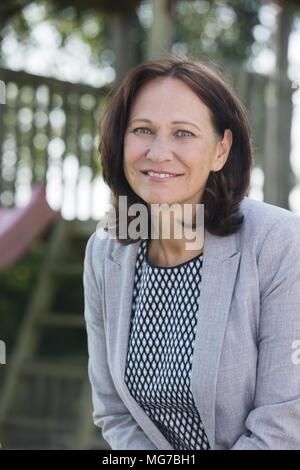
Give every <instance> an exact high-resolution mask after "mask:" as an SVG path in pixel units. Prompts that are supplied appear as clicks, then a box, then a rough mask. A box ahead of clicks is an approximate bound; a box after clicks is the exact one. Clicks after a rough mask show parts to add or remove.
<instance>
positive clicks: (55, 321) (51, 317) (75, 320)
mask: <svg viewBox="0 0 300 470" xmlns="http://www.w3.org/2000/svg"><path fill="white" fill-rule="evenodd" d="M36 322H37V323H38V324H39V325H43V326H48V327H58V328H85V320H84V317H83V315H78V314H63V313H57V312H56V313H51V314H48V315H44V316H42V317H40V318H37V320H36Z"/></svg>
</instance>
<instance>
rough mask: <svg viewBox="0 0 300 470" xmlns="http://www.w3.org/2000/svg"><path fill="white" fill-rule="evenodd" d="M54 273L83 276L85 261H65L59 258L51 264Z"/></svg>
mask: <svg viewBox="0 0 300 470" xmlns="http://www.w3.org/2000/svg"><path fill="white" fill-rule="evenodd" d="M51 272H52V274H55V275H58V276H80V277H81V276H82V275H83V263H80V262H76V263H72V262H65V261H60V260H58V261H57V262H55V263H53V264H52V266H51Z"/></svg>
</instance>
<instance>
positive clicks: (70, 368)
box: [21, 361, 87, 379]
mask: <svg viewBox="0 0 300 470" xmlns="http://www.w3.org/2000/svg"><path fill="white" fill-rule="evenodd" d="M21 373H22V374H23V375H47V376H52V377H57V378H59V377H62V378H67V379H68V378H69V379H85V376H86V374H87V365H86V364H73V363H68V362H65V363H64V362H61V361H31V362H28V363H25V364H23V365H22V367H21Z"/></svg>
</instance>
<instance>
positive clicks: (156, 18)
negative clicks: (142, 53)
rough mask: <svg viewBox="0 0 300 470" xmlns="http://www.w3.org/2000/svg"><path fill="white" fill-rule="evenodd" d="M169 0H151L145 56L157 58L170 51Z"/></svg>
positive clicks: (171, 26)
mask: <svg viewBox="0 0 300 470" xmlns="http://www.w3.org/2000/svg"><path fill="white" fill-rule="evenodd" d="M172 4H173V2H172V1H170V0H152V5H153V24H152V26H151V28H150V31H149V36H148V42H147V51H146V58H147V59H148V60H151V59H157V58H159V57H162V56H164V55H165V54H167V53H169V52H170V49H171V47H172V41H173V34H174V26H173V19H172V6H173V5H172Z"/></svg>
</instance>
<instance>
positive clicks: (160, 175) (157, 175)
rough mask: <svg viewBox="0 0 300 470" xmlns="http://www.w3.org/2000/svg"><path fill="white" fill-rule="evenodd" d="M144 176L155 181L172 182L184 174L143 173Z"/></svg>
mask: <svg viewBox="0 0 300 470" xmlns="http://www.w3.org/2000/svg"><path fill="white" fill-rule="evenodd" d="M142 173H143V175H145V176H147V177H148V178H149V179H150V180H153V181H164V180H171V179H175V178H178V177H179V176H182V174H175V173H156V172H155V171H142Z"/></svg>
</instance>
